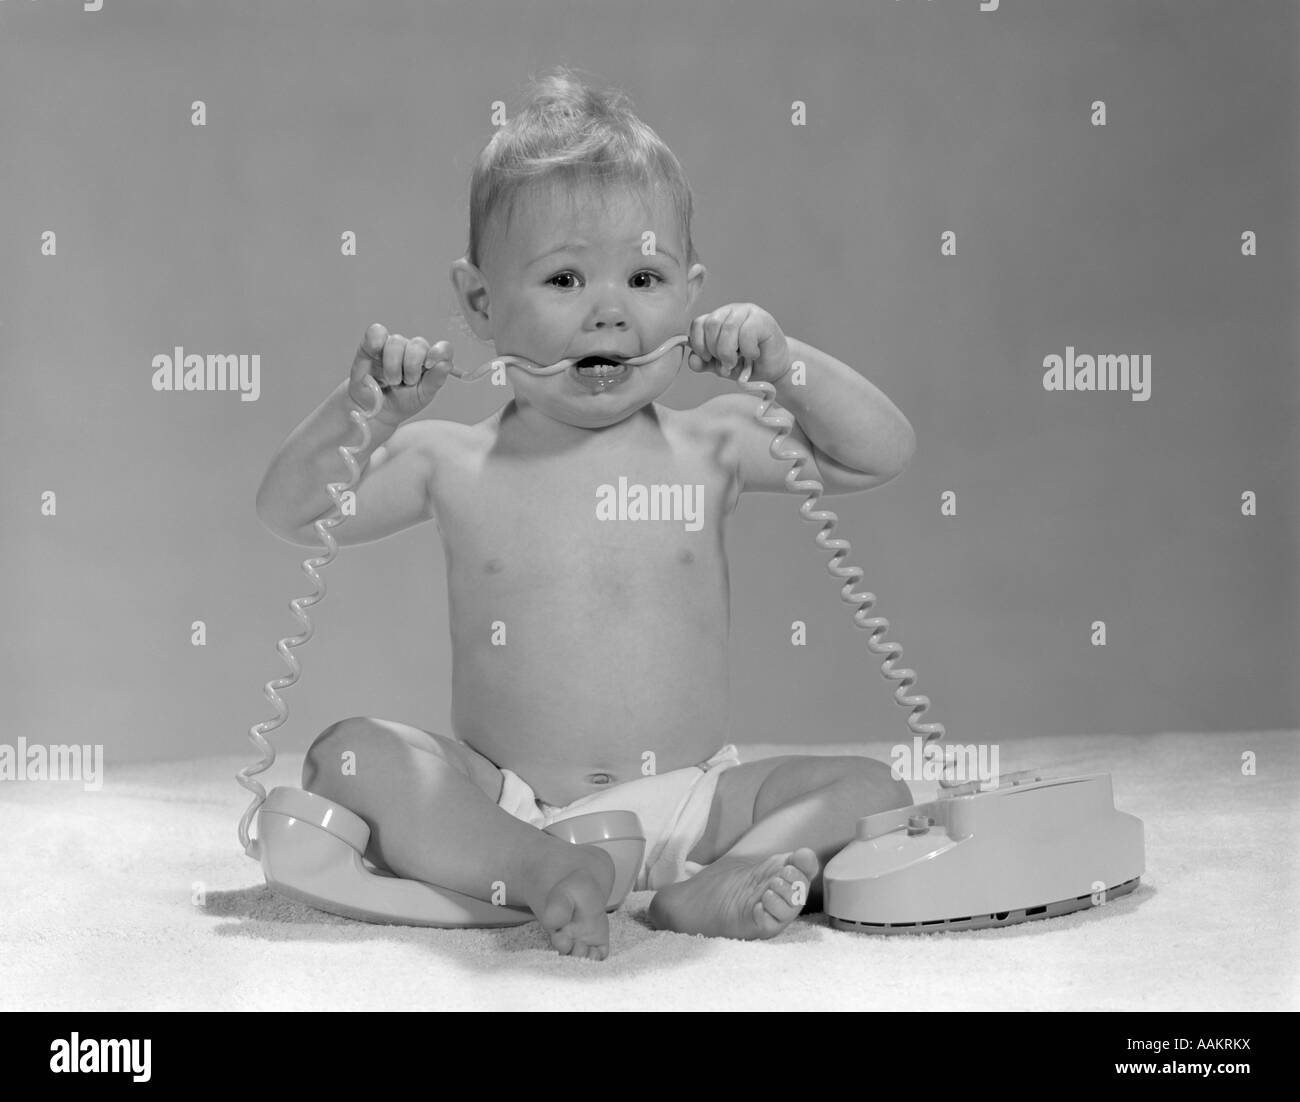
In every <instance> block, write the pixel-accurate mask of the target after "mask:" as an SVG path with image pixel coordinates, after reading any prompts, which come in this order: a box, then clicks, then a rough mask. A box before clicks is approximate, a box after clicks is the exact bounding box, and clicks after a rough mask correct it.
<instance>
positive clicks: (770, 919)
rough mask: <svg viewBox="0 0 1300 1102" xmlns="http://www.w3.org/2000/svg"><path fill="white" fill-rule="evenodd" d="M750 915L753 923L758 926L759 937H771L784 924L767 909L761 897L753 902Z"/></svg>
mask: <svg viewBox="0 0 1300 1102" xmlns="http://www.w3.org/2000/svg"><path fill="white" fill-rule="evenodd" d="M751 917H752V918H753V920H754V925H755V926H757V927H758V933H759V936H760V937H765V938H768V937H772V936H774V935H775V934H778V933H780V932H781V930H782V928H784V926H785V925H786V924H785V923H784V922H782V921H781V920H780V919H779V918H777V917H776V915H774V914H772V913H771V912H770V911H769V910H768V909H767V904H766V903H765V902H764V901H763V900H762V899H760V900H759V901H758V902H757V903H755V904H754V911H753V914H752V915H751Z"/></svg>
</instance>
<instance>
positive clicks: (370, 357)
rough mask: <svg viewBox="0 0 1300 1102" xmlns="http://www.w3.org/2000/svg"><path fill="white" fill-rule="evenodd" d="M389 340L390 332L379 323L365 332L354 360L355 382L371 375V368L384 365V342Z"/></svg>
mask: <svg viewBox="0 0 1300 1102" xmlns="http://www.w3.org/2000/svg"><path fill="white" fill-rule="evenodd" d="M387 340H388V330H387V329H385V328H384V327H383V326H382V325H380V324H379V322H375V323H374V324H373V325H372V326H370V327H369V328H368V329H367V330H366V331H365V333H364V334H363V335H362V337H361V343H360V344H359V345H357V354H356V356H354V357H353V359H352V372H351V376H350V377H351V379H352V380H353V382H356V381H358V380H359V379H363V378H365V377H366V376H367V375H369V374H370V372H371V368H373V367H374V366H375V364H377V363H382V359H381V357H382V356H383V352H384V342H385V341H387Z"/></svg>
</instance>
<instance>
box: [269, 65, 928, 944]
mask: <svg viewBox="0 0 1300 1102" xmlns="http://www.w3.org/2000/svg"><path fill="white" fill-rule="evenodd" d="M704 278H705V269H704V267H703V266H702V265H700V264H699V263H698V261H697V257H696V253H695V249H694V246H693V245H692V242H691V194H690V190H689V188H688V185H687V183H686V180H685V177H684V175H683V173H682V169H681V166H680V164H679V163H678V161H677V158H676V157H675V156H674V155H673V153H672V152H671V151H670V150H669V149H668V147H667V146H666V145H664V143H663V142H662V141H661V140H660V139H659V137H658V135H656V134H655V133H654V131H652V130H651V129H650V128H649V127H647V126H646V125H645V124H644V123H642V122H641V121H640V120H639V119H637V118H636V116H635V115H633V114H632V113H631V111H630V110H629V108H628V107H627V105H626V103H625V101H624V100H623V99H622V98H621V97H620V96H619V95H618V94H617V93H608V92H599V91H596V90H593V89H591V88H589V87H587V86H585V85H583V84H582V83H580V82H579V81H577V80H576V79H575V78H574V77H573V76H572V75H570V74H568V73H566V72H564V71H560V72H558V73H555V74H552V75H551V76H549V77H548V78H546V79H545V80H543V81H541V82H539V83H538V84H537V85H536V86H535V88H534V92H533V95H532V97H531V99H530V100H529V102H528V104H527V106H526V108H525V109H524V110H523V111H522V112H520V113H518V114H517V115H516V116H515V117H514V118H513V119H511V120H510V122H509V123H508V124H507V125H505V126H504V127H502V128H501V129H500V130H499V131H498V132H497V133H496V135H495V136H494V137H493V139H492V140H491V142H489V143H488V145H487V147H486V148H485V149H484V151H483V153H482V154H481V155H480V158H479V161H478V164H477V166H476V168H475V171H474V175H473V181H472V185H471V194H470V230H469V248H468V251H467V253H466V255H465V256H464V257H463V258H461V259H459V260H457V261H456V262H455V263H454V264H452V266H451V279H452V283H453V285H454V286H455V289H456V293H457V295H458V297H459V300H460V304H461V307H462V309H463V312H464V316H465V318H466V320H467V321H468V323H469V325H470V327H471V328H472V329H473V331H474V333H475V334H476V335H477V336H478V337H479V338H480V339H482V340H483V341H488V342H491V343H492V344H493V345H494V347H495V348H496V350H497V353H498V354H499V355H501V356H507V355H513V356H518V357H521V358H524V359H527V360H530V361H532V362H533V363H535V364H538V365H542V366H545V365H550V364H553V363H556V362H558V361H559V360H561V359H572V360H575V361H577V362H576V363H575V364H574V365H573V366H571V367H569V368H568V369H566V370H563V371H562V372H558V373H552V374H542V375H536V374H530V373H529V372H527V371H526V370H523V369H521V368H520V367H519V366H518V365H510V366H509V369H508V370H509V378H510V381H511V383H512V384H513V388H514V396H513V398H512V399H511V400H509V401H507V402H506V404H505V405H504V406H503V407H502V408H501V409H500V410H499V411H498V412H496V413H495V414H493V415H492V416H490V417H488V418H487V419H486V420H484V421H481V422H479V423H478V424H475V425H464V424H461V423H458V422H454V421H444V420H421V421H413V420H411V418H412V417H414V416H415V415H416V414H417V413H419V412H420V411H421V410H423V409H424V408H425V407H426V406H428V405H429V403H430V402H432V401H434V400H435V398H436V396H437V394H438V392H439V390H440V389H441V387H442V386H443V384H444V383H445V382H446V381H447V378H448V375H449V374H452V373H458V372H456V369H455V368H454V367H453V365H452V362H451V346H450V345H449V344H448V342H447V341H445V340H443V341H438V342H437V343H435V344H432V345H431V344H430V343H429V342H428V341H426V340H424V339H422V338H419V337H415V338H410V339H408V338H405V337H401V336H398V335H396V334H390V333H388V332H387V331H386V330H385V329H384V327H383V326H381V325H378V324H376V325H372V326H370V328H369V329H368V330H367V331H366V333H365V337H364V339H363V340H362V342H361V346H360V348H359V350H358V352H357V355H356V359H355V362H354V363H353V366H352V370H351V374H350V377H349V378H348V379H347V380H346V381H343V382H341V383H340V384H339V386H338V387H337V389H336V390H335V391H334V392H333V394H331V396H330V397H329V398H328V399H327V400H326V401H325V402H324V403H323V404H322V405H321V406H320V408H318V409H317V410H316V411H315V412H314V413H312V414H311V415H310V416H309V417H308V418H307V419H306V420H305V421H303V423H302V424H301V425H299V426H298V428H297V429H295V430H294V431H293V433H292V434H291V435H290V436H289V438H288V439H287V440H286V441H285V442H284V444H283V445H282V447H281V448H280V451H279V453H278V454H277V455H276V457H275V459H274V461H273V462H272V464H271V466H270V469H269V470H268V472H267V474H266V477H265V479H264V480H263V483H262V486H261V489H260V490H259V492H258V501H257V505H258V515H259V516H260V518H261V519H262V522H263V523H264V524H265V525H266V526H267V527H268V528H269V529H270V530H271V531H272V532H274V533H275V534H276V535H278V536H280V537H281V538H283V539H285V540H288V541H290V542H292V543H295V544H300V545H304V546H306V545H311V546H315V545H317V544H318V542H319V541H318V540H317V539H316V537H315V535H314V533H313V530H312V524H313V522H314V521H315V520H316V519H317V518H319V517H323V516H325V515H327V514H329V513H330V512H332V510H333V505H332V502H331V500H330V498H329V496H328V494H327V493H326V491H325V485H326V483H327V482H330V481H337V480H338V479H339V478H340V476H341V474H342V473H343V472H342V471H341V465H340V462H339V457H338V450H337V449H338V446H339V445H340V444H341V443H348V442H352V441H355V440H356V438H357V432H356V429H355V426H354V425H353V423H352V422H351V421H350V420H349V417H348V413H349V411H350V410H352V409H354V408H358V407H359V408H362V409H366V410H369V409H371V408H372V406H373V404H374V401H373V398H372V396H371V393H370V391H369V389H368V386H367V385H366V382H365V380H366V378H367V376H373V377H374V378H375V379H376V380H377V381H378V382H379V383H381V384H382V385H383V386H384V387H385V388H386V389H385V397H384V404H383V410H382V412H381V413H380V415H379V416H378V417H377V418H376V419H375V421H374V422H373V423H372V433H373V435H372V437H371V441H370V450H369V451H368V452H367V451H365V450H363V451H361V452H358V453H357V461H358V463H359V464H360V465H361V467H362V475H361V478H360V481H359V483H358V485H357V487H356V503H355V504H356V514H355V516H351V517H349V518H348V519H347V520H346V521H345V522H344V523H343V524H341V525H340V526H339V527H338V528H337V529H336V537H337V539H338V541H339V543H340V544H359V543H367V542H370V541H372V540H377V539H381V538H383V537H384V536H388V535H391V534H392V533H394V532H399V531H401V530H402V529H404V528H409V527H412V526H413V525H416V524H420V523H422V522H424V521H427V520H433V521H434V522H435V524H436V525H437V528H438V531H439V533H440V535H441V538H442V544H443V550H444V553H445V556H446V563H447V589H448V595H449V596H448V605H449V613H450V619H451V642H452V654H453V664H452V705H451V730H452V733H451V734H450V735H448V734H442V733H436V732H431V731H424V730H420V729H418V728H415V727H412V726H409V725H407V724H404V723H400V722H397V721H394V720H389V719H376V718H363V717H356V718H352V719H346V720H343V721H341V722H339V723H336V724H334V725H332V726H331V727H329V728H327V729H326V730H325V731H324V732H323V733H322V734H321V735H320V737H319V738H317V739H316V741H315V742H314V743H313V744H312V746H311V749H310V750H309V752H308V754H307V760H306V763H305V765H304V770H303V787H304V788H306V789H308V790H310V791H313V792H317V793H320V794H321V795H323V796H326V797H328V798H330V799H332V800H336V801H338V802H339V803H341V804H344V805H346V806H347V807H349V808H351V809H352V810H354V811H355V812H356V813H357V814H358V815H360V816H361V817H362V818H363V819H365V820H366V822H367V823H369V824H370V827H371V837H370V845H369V849H368V851H367V853H366V858H367V860H368V861H370V862H371V863H372V864H373V865H374V866H376V867H377V868H378V869H380V870H381V871H389V872H391V873H393V874H396V875H398V876H402V877H408V878H411V879H416V880H423V881H426V882H430V883H435V884H440V885H443V886H445V887H448V888H452V889H455V890H456V891H459V892H462V893H465V894H467V895H471V896H474V897H476V898H478V899H483V900H492V901H494V902H502V901H503V897H502V895H501V885H504V902H506V903H508V904H509V905H511V906H520V907H526V908H528V909H529V910H531V912H532V913H533V914H535V915H536V916H537V919H538V921H539V922H540V924H541V925H542V927H543V928H544V929H545V931H546V933H547V935H548V936H549V938H550V940H551V943H552V945H553V946H554V947H555V948H556V949H557V950H558V951H559V952H560V953H566V954H571V955H573V956H578V957H589V958H593V959H597V960H603V959H604V958H605V957H606V955H607V954H608V951H609V924H608V919H607V916H606V911H605V903H606V901H607V899H608V897H609V894H610V890H611V887H612V883H613V877H614V867H613V863H612V862H611V860H610V858H609V857H608V855H606V854H605V853H604V852H603V851H602V850H599V849H597V848H594V847H590V846H574V845H571V844H570V843H568V842H564V841H560V840H558V839H557V838H555V837H553V836H551V835H550V834H548V833H546V832H545V831H543V830H541V829H539V828H540V827H544V826H547V825H549V824H551V823H553V822H556V821H558V820H560V819H565V818H569V817H571V816H576V815H582V814H586V813H588V812H593V811H599V810H605V809H615V808H619V809H627V810H631V811H635V812H636V813H637V814H638V815H639V816H640V818H641V822H642V824H643V826H644V827H645V832H646V854H645V858H644V861H643V864H642V867H641V869H640V872H639V873H638V876H637V880H636V883H635V885H634V888H635V890H655V891H656V893H657V894H656V895H655V896H654V898H653V899H652V901H651V904H650V908H649V912H648V917H649V920H650V922H651V923H652V924H653V925H654V926H656V927H658V928H661V929H668V930H677V931H681V932H684V933H695V934H705V935H709V936H720V937H731V938H769V937H773V936H775V935H776V934H778V933H780V932H781V931H782V930H783V929H785V927H786V926H788V925H789V924H790V923H791V922H792V921H793V920H794V918H795V917H796V916H797V915H798V914H799V912H800V911H801V909H803V907H805V906H808V907H811V908H814V909H815V908H817V907H818V906H819V905H820V901H821V888H822V885H821V875H820V871H821V868H822V866H823V865H824V864H825V862H826V861H827V860H828V859H829V858H830V857H831V856H833V855H834V854H835V853H836V852H837V851H838V850H840V849H842V848H843V847H844V846H845V845H847V844H848V842H849V841H850V840H851V838H852V837H853V831H854V824H855V823H856V822H857V820H858V819H859V818H860V817H861V816H863V815H867V814H870V813H872V812H876V811H882V810H885V809H888V808H893V807H901V806H906V805H908V804H910V803H911V802H912V801H911V795H910V793H909V791H908V788H907V786H906V784H904V783H903V782H901V781H899V780H896V779H895V778H894V777H893V776H892V775H891V773H890V769H889V767H888V765H886V764H884V763H881V762H877V761H873V760H870V759H868V758H864V757H861V756H849V757H815V756H790V757H776V758H765V759H762V760H758V761H750V762H744V763H741V762H740V761H739V759H738V756H737V753H736V748H735V747H734V746H733V745H731V743H730V741H729V735H730V733H731V732H730V714H729V709H730V692H729V681H728V665H727V663H728V649H727V643H728V630H729V619H730V611H729V593H728V568H727V555H726V550H725V547H724V533H725V528H726V521H727V520H728V518H729V517H730V515H731V513H732V512H733V511H734V510H735V508H736V504H737V502H738V501H739V499H740V495H741V494H742V493H781V494H784V493H786V492H787V491H786V489H785V482H784V479H785V474H786V471H787V470H788V469H789V464H788V463H786V462H782V461H779V460H776V459H773V458H772V457H771V455H770V454H769V452H768V447H769V444H770V443H771V440H772V435H773V434H772V431H771V430H769V429H766V428H764V427H763V426H762V425H760V424H759V423H758V422H757V421H756V419H755V417H754V412H755V410H756V408H757V404H758V399H757V398H755V397H754V396H752V395H749V394H746V393H744V392H740V391H737V392H733V393H727V394H723V395H720V396H718V397H715V398H712V399H710V400H709V401H706V402H704V403H703V404H702V405H700V406H698V407H696V408H694V409H688V410H674V409H670V408H668V407H666V406H662V405H659V404H658V403H657V402H656V399H657V398H659V397H660V396H661V395H662V394H663V393H664V391H666V390H667V389H668V387H669V385H670V384H671V383H672V381H673V379H674V378H675V377H676V376H677V373H678V371H679V370H680V368H681V365H682V364H683V362H684V363H686V364H687V366H689V367H690V369H691V370H692V371H696V372H712V373H714V374H717V375H719V376H722V377H728V378H730V377H734V376H733V371H734V372H736V373H737V374H738V373H739V366H740V361H741V360H742V359H744V360H745V361H746V362H748V363H749V364H750V365H751V370H752V376H751V377H752V378H753V379H757V380H765V381H767V382H769V383H771V384H772V385H773V386H774V387H775V388H776V402H777V404H778V405H779V406H780V407H782V408H783V409H785V410H788V411H789V413H790V414H791V415H792V416H793V417H794V418H795V419H796V422H797V423H796V424H795V425H794V426H793V428H792V433H791V435H792V437H793V438H794V439H795V440H797V441H798V442H799V443H800V444H802V445H803V446H804V447H805V448H807V449H808V451H809V452H810V453H811V455H812V457H813V461H812V462H810V463H809V464H808V466H807V470H808V473H809V474H810V475H814V476H815V477H817V478H819V479H820V480H821V481H822V482H823V483H824V484H825V486H826V490H827V492H828V493H830V494H847V493H857V492H859V491H862V490H866V489H870V488H871V487H873V486H879V485H880V484H881V483H884V482H888V481H889V480H890V479H891V478H893V477H895V476H896V475H897V474H898V473H899V472H900V471H902V470H903V468H904V467H905V466H906V464H907V463H908V461H909V459H910V457H911V454H912V450H913V447H914V442H915V438H914V434H913V432H912V428H911V426H910V425H909V424H908V422H907V419H906V418H905V417H904V416H903V415H902V414H901V413H900V412H899V411H898V409H896V408H895V407H894V405H893V404H892V403H891V402H890V400H889V399H888V398H887V397H885V395H884V394H882V393H881V392H880V391H879V390H878V389H877V388H876V387H874V386H873V385H872V384H871V383H870V382H868V381H867V380H866V379H864V378H863V377H862V376H861V375H860V374H859V373H858V372H857V371H855V370H854V369H853V368H851V367H848V366H847V365H845V364H843V363H841V362H840V361H838V360H836V359H834V358H833V357H831V356H829V355H827V354H826V353H824V352H821V351H819V350H818V349H816V348H814V347H812V346H811V345H809V344H805V343H803V342H802V341H798V340H795V339H794V338H793V337H789V336H787V335H786V334H785V332H784V331H783V330H782V329H781V327H780V326H779V325H778V324H777V322H776V320H775V318H773V316H772V315H771V314H770V313H768V312H767V311H766V310H764V309H762V308H760V307H759V306H756V305H754V304H752V303H732V304H730V305H726V306H721V307H719V308H718V309H716V310H711V311H709V312H707V313H703V314H699V315H695V316H693V314H692V311H693V307H694V306H695V303H696V300H697V299H698V298H699V296H700V293H701V290H702V289H703V286H704ZM678 334H685V335H686V336H687V337H688V338H689V344H688V345H686V346H683V345H681V344H678V345H676V346H674V347H671V348H670V349H668V350H667V351H665V352H664V353H663V354H662V355H660V356H659V357H657V358H655V359H653V360H651V361H650V362H645V363H641V364H638V365H636V366H628V365H627V364H626V362H625V361H627V360H629V359H635V358H637V357H641V356H644V355H645V354H646V353H649V352H653V351H654V350H655V349H657V348H658V347H659V346H660V345H662V344H663V343H664V342H665V341H667V340H669V339H670V338H672V337H673V336H675V335H678ZM796 361H802V362H803V366H800V367H798V368H796V367H795V364H796ZM500 370H501V371H502V372H505V371H506V370H507V368H506V367H504V366H503V367H501V368H500ZM615 487H617V488H618V490H617V493H615V491H614V488H615ZM647 487H648V488H650V489H651V490H654V489H656V488H660V489H663V490H666V491H670V492H665V493H663V494H662V495H661V496H660V498H659V499H658V501H657V504H663V505H664V506H665V507H664V508H662V509H661V508H656V509H655V510H653V512H650V511H646V512H645V513H641V512H638V511H637V510H636V509H635V508H632V507H626V506H627V503H628V501H631V503H632V505H633V506H635V504H636V501H634V500H632V498H634V497H635V496H636V494H635V491H636V489H637V488H641V489H645V488H647ZM612 494H613V495H614V496H616V497H619V498H620V499H622V498H624V497H625V496H627V500H621V501H619V502H615V501H612V500H611V495H612ZM687 502H689V503H691V507H690V512H689V518H688V517H687V510H686V509H685V507H684V505H683V503H687ZM792 505H793V503H792ZM668 506H673V507H668ZM793 512H794V509H793V507H792V508H791V513H792V514H793ZM853 734H856V732H854V733H853ZM845 736H846V737H851V736H850V732H845ZM776 737H778V732H777V730H776V729H768V730H750V731H746V732H745V739H744V740H743V741H764V740H771V739H773V738H776ZM349 751H350V752H351V755H354V757H352V756H349V757H348V758H347V759H346V760H348V761H349V762H353V763H354V766H353V767H352V768H348V769H346V770H345V769H344V768H342V763H343V761H344V760H345V758H344V755H345V752H349ZM494 884H496V885H497V887H496V889H495V895H494V887H493V885H494Z"/></svg>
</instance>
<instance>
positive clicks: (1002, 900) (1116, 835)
mask: <svg viewBox="0 0 1300 1102" xmlns="http://www.w3.org/2000/svg"><path fill="white" fill-rule="evenodd" d="M1144 871H1145V847H1144V839H1143V828H1142V820H1141V819H1138V818H1136V817H1135V816H1133V815H1128V814H1126V813H1124V812H1122V811H1117V810H1116V809H1115V802H1114V795H1113V792H1112V789H1111V779H1110V774H1109V773H1095V774H1091V775H1088V776H1079V777H1066V778H1060V779H1043V778H1042V777H1041V776H1039V775H1036V774H1022V775H1018V776H1014V777H1008V778H1005V779H1004V781H1003V783H1002V785H1001V786H1000V787H998V788H996V789H992V790H990V791H977V792H969V793H966V794H963V795H959V796H952V795H941V796H940V797H939V798H938V799H936V800H932V801H930V802H928V803H923V804H914V805H913V806H911V807H905V808H897V809H895V810H892V811H884V812H880V813H878V814H876V815H868V816H866V817H865V818H862V819H860V820H859V821H858V826H857V836H856V837H855V838H854V840H853V841H852V842H850V843H849V844H848V845H847V846H846V847H845V848H844V849H842V850H841V851H840V852H839V853H837V854H836V855H835V856H834V857H832V858H831V860H830V861H829V862H828V863H827V865H826V870H825V880H824V882H825V910H826V913H827V915H828V916H829V917H830V919H831V925H832V926H833V927H835V928H836V929H841V930H852V931H855V932H858V933H883V934H889V933H911V934H915V933H939V932H942V931H948V930H971V929H984V928H988V927H1000V926H1009V925H1014V924H1016V923H1019V922H1028V921H1033V920H1035V919H1038V918H1053V917H1056V916H1057V915H1062V914H1068V913H1070V912H1071V911H1075V910H1082V909H1083V908H1085V907H1092V906H1098V905H1101V904H1102V903H1104V902H1106V901H1108V900H1110V899H1114V898H1115V897H1116V896H1122V895H1126V894H1128V893H1129V892H1131V891H1132V890H1133V889H1134V888H1135V887H1136V886H1137V884H1138V882H1139V880H1140V878H1141V876H1142V874H1143V872H1144Z"/></svg>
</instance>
